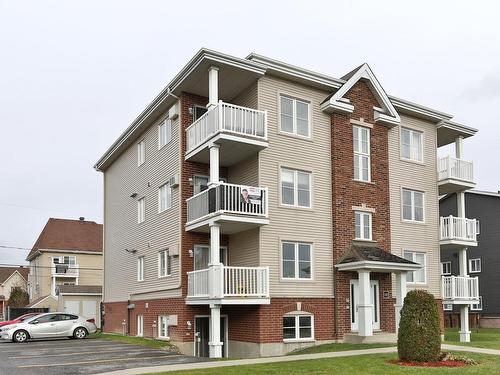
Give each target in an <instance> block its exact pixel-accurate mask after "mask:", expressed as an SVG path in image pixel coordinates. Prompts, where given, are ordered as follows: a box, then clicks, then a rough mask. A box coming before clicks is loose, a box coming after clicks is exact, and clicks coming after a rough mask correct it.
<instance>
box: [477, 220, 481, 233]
mask: <svg viewBox="0 0 500 375" xmlns="http://www.w3.org/2000/svg"><path fill="white" fill-rule="evenodd" d="M476 234H481V224H479V220H477V219H476Z"/></svg>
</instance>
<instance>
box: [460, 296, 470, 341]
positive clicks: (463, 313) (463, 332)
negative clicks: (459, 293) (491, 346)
mask: <svg viewBox="0 0 500 375" xmlns="http://www.w3.org/2000/svg"><path fill="white" fill-rule="evenodd" d="M460 342H470V331H469V306H468V305H460Z"/></svg>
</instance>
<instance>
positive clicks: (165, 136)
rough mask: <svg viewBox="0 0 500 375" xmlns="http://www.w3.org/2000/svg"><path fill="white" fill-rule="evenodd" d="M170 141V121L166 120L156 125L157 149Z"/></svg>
mask: <svg viewBox="0 0 500 375" xmlns="http://www.w3.org/2000/svg"><path fill="white" fill-rule="evenodd" d="M171 140H172V121H171V120H170V119H169V118H167V119H165V120H164V121H163V122H162V123H161V124H160V125H158V149H160V148H162V147H163V146H165V145H166V144H168V143H169V142H170V141H171Z"/></svg>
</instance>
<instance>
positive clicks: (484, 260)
mask: <svg viewBox="0 0 500 375" xmlns="http://www.w3.org/2000/svg"><path fill="white" fill-rule="evenodd" d="M439 205H440V213H441V215H442V216H444V217H446V216H448V215H457V194H448V195H446V196H444V197H442V198H441V200H440V204H439ZM465 211H466V212H467V217H468V218H473V219H474V220H475V224H472V225H471V226H470V228H468V229H467V232H470V233H467V232H466V234H469V235H472V234H477V246H476V245H475V244H469V248H468V250H467V254H466V258H465V259H464V260H465V263H466V267H467V269H468V274H469V275H470V277H473V278H476V277H477V280H478V283H479V290H478V293H479V294H478V297H479V303H475V304H473V305H471V306H470V312H471V313H472V314H471V315H473V316H472V317H471V323H475V322H477V321H479V324H480V326H481V327H484V328H500V279H499V278H498V270H499V269H500V254H499V252H498V243H499V242H500V192H496V193H495V192H487V191H477V190H469V191H466V192H465ZM441 266H442V273H443V275H459V273H460V269H459V266H460V254H459V252H458V251H457V250H452V251H447V250H442V251H441ZM459 312H460V311H459V310H458V309H457V307H454V306H453V305H445V317H446V318H447V319H446V322H447V325H450V326H456V325H458V316H457V315H458V313H459Z"/></svg>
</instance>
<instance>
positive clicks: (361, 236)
mask: <svg viewBox="0 0 500 375" xmlns="http://www.w3.org/2000/svg"><path fill="white" fill-rule="evenodd" d="M354 237H355V239H356V240H371V239H372V214H371V213H369V212H362V211H354Z"/></svg>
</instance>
